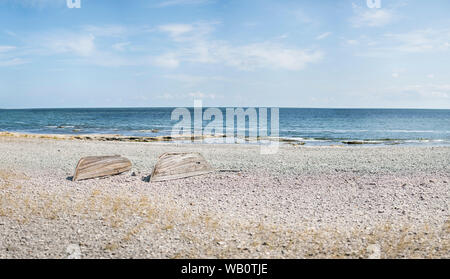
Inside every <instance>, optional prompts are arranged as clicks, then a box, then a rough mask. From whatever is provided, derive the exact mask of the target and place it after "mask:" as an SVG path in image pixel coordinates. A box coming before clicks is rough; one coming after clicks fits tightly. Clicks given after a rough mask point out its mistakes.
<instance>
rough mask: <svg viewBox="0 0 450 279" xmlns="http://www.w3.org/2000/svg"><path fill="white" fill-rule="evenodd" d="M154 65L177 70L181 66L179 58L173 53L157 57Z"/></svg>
mask: <svg viewBox="0 0 450 279" xmlns="http://www.w3.org/2000/svg"><path fill="white" fill-rule="evenodd" d="M154 63H155V64H156V65H157V66H160V67H164V68H177V67H178V66H179V64H180V61H179V60H178V58H177V56H176V55H175V54H173V53H166V54H163V55H160V56H157V57H156V58H155V60H154Z"/></svg>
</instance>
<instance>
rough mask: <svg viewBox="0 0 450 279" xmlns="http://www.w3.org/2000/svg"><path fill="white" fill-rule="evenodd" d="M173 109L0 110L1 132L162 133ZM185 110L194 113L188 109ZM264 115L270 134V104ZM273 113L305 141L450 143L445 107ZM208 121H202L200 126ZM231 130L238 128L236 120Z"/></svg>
mask: <svg viewBox="0 0 450 279" xmlns="http://www.w3.org/2000/svg"><path fill="white" fill-rule="evenodd" d="M205 109H206V108H204V109H203V111H204V110H205ZM218 109H220V111H221V112H222V113H223V118H224V120H223V123H224V124H223V125H225V123H226V121H225V115H226V109H225V108H218ZM174 110H175V108H170V107H164V108H68V109H0V131H8V132H21V133H35V134H69V135H77V134H83V135H84V134H116V135H123V136H137V137H141V136H142V137H155V136H167V135H170V134H171V132H172V128H173V127H174V125H176V124H177V123H179V119H178V118H176V119H174V120H172V119H171V116H172V113H173V112H174ZM188 111H189V112H191V113H192V118H194V117H193V115H194V113H193V108H188ZM256 111H257V112H258V109H256ZM268 115H269V117H268V121H267V122H268V127H269V129H268V136H270V135H271V130H270V127H272V125H271V123H270V120H271V119H270V115H271V114H270V109H269V111H268ZM278 118H279V121H278V123H279V126H278V131H279V132H278V136H279V137H280V138H281V139H284V140H286V141H290V140H293V141H301V142H302V143H304V144H305V145H347V144H367V145H450V109H441V110H432V109H325V108H324V109H322V108H279V114H278ZM192 121H193V119H192ZM247 122H248V121H247ZM208 123H209V121H206V120H204V121H203V126H207V125H208ZM216 123H217V122H216ZM219 123H220V122H219ZM247 125H248V123H247ZM192 126H193V125H192ZM273 127H275V126H273ZM220 128H222V127H220ZM234 129H235V130H236V133H237V129H239V128H238V125H236V126H235V127H234ZM247 130H248V129H247ZM218 131H220V132H222V131H221V129H218ZM247 135H248V131H247Z"/></svg>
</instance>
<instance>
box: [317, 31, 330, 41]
mask: <svg viewBox="0 0 450 279" xmlns="http://www.w3.org/2000/svg"><path fill="white" fill-rule="evenodd" d="M330 35H331V32H325V33H323V34H320V35H319V36H317V37H316V40H323V39H325V38H326V37H328V36H330Z"/></svg>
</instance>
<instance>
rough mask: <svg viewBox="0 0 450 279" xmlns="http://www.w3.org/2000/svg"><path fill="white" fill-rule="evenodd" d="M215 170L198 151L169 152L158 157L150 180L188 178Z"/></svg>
mask: <svg viewBox="0 0 450 279" xmlns="http://www.w3.org/2000/svg"><path fill="white" fill-rule="evenodd" d="M210 172H213V169H212V168H211V166H210V165H209V163H208V162H207V161H206V160H205V158H203V156H202V155H201V154H200V153H197V152H168V153H164V154H162V155H161V156H159V158H158V162H156V165H155V167H154V168H153V172H152V175H151V177H150V182H159V181H167V180H173V179H179V178H186V177H191V176H197V175H202V174H207V173H210Z"/></svg>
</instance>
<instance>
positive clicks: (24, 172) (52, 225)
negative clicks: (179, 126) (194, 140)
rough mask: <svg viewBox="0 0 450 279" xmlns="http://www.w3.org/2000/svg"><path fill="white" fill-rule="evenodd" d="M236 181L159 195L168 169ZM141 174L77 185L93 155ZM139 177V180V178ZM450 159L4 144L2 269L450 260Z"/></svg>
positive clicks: (353, 151) (0, 150) (390, 150)
mask: <svg viewBox="0 0 450 279" xmlns="http://www.w3.org/2000/svg"><path fill="white" fill-rule="evenodd" d="M169 151H189V152H201V153H202V155H203V156H204V157H205V159H206V160H207V161H208V162H209V163H210V164H211V166H212V167H213V168H214V169H216V170H220V169H239V170H240V172H238V173H226V172H214V173H211V174H208V175H203V176H197V177H191V178H187V179H179V180H172V181H167V182H156V183H149V182H146V181H144V180H143V178H144V177H146V176H148V175H149V174H150V173H151V171H152V168H153V166H154V165H155V163H156V160H157V158H158V156H159V155H160V154H162V153H164V152H169ZM108 154H120V155H122V156H125V157H127V158H129V159H130V160H131V162H132V163H133V167H132V170H131V171H130V172H127V173H123V174H121V175H117V176H112V177H106V178H102V179H92V180H86V181H80V182H72V181H70V180H68V177H70V176H71V175H73V172H74V169H75V166H76V163H77V161H78V160H79V159H80V158H81V157H83V156H89V155H108ZM133 173H134V175H133ZM448 173H450V147H426V146H422V147H418V146H395V147H393V146H376V147H372V146H367V147H365V148H355V147H350V146H343V147H341V148H336V147H323V146H320V147H311V146H300V147H293V146H290V145H283V146H280V149H279V152H278V153H276V154H273V155H261V154H260V153H259V147H258V146H255V145H244V144H228V145H227V144H182V143H169V142H154V143H142V142H136V143H133V142H113V141H93V140H92V141H80V140H66V139H62V140H52V139H41V138H25V137H12V136H11V137H9V136H4V137H0V193H1V194H0V239H2V240H3V241H2V242H0V258H66V257H67V256H68V254H67V247H69V246H70V245H76V246H77V247H80V250H81V257H82V258H189V257H195V258H260V257H265V258H326V257H327V258H330V257H331V258H367V257H370V256H371V252H370V251H371V250H370V249H369V248H370V247H373V245H375V246H376V247H379V249H380V257H382V258H411V257H416V258H448V257H450V254H449V251H450V249H449V247H450V217H449V216H450V215H449V206H450V205H449V201H450V178H449V176H448Z"/></svg>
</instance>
